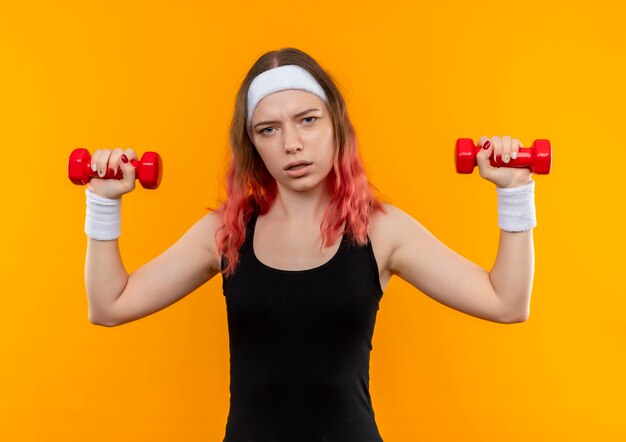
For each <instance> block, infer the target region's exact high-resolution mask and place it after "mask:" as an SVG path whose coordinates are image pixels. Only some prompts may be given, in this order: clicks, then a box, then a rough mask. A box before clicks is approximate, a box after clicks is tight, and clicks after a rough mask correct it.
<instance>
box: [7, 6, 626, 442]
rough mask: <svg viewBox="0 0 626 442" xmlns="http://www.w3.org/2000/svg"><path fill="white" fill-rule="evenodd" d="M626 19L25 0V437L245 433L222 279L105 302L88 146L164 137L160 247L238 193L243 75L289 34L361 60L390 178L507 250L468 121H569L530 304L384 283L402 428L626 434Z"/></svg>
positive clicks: (588, 11)
mask: <svg viewBox="0 0 626 442" xmlns="http://www.w3.org/2000/svg"><path fill="white" fill-rule="evenodd" d="M625 18H626V6H625V4H624V2H621V1H618V0H614V1H609V0H595V1H593V2H592V1H586V2H566V1H559V2H547V1H545V0H542V1H534V0H533V1H518V2H512V3H506V2H502V1H484V0H478V1H473V2H414V1H406V2H393V1H391V2H372V1H363V0H359V1H358V2H357V1H351V2H345V3H342V2H337V1H326V0H319V1H315V2H292V1H284V0H280V1H272V2H258V1H255V2H249V3H248V4H244V6H243V7H242V3H241V2H225V3H222V2H220V3H219V4H217V5H213V4H210V3H209V2H200V1H168V2H166V1H108V2H97V3H95V2H84V1H37V2H5V3H4V4H3V7H2V13H1V14H0V63H2V67H1V69H0V98H1V100H2V101H1V103H2V106H0V112H1V115H0V137H1V145H2V149H3V150H2V151H3V159H2V166H1V168H2V172H1V176H2V178H1V179H2V185H1V186H0V192H2V193H1V195H0V197H1V201H2V207H3V209H2V217H1V219H2V221H1V222H2V231H3V232H4V235H3V241H2V254H1V259H2V262H1V266H0V272H1V280H0V281H1V283H2V298H1V300H2V307H1V309H0V311H1V313H0V315H1V318H0V358H1V364H0V440H4V441H85V440H89V441H109V440H115V441H138V440H141V441H172V440H184V441H221V440H222V437H223V434H224V427H225V422H226V417H227V412H228V399H229V392H228V385H229V384H228V383H229V376H228V370H229V359H228V333H227V323H226V310H225V302H224V298H223V296H222V291H221V276H220V275H218V276H216V277H215V278H214V279H212V280H211V281H209V283H207V284H205V285H204V286H202V287H201V288H199V289H198V290H197V291H195V292H194V293H192V294H191V295H190V296H188V297H186V298H184V299H183V300H181V301H180V302H178V303H176V304H174V305H172V306H171V307H169V308H167V309H165V310H162V311H160V312H158V313H156V314H154V315H151V316H149V317H147V318H144V319H142V320H140V321H135V322H132V323H129V324H126V325H124V326H121V327H115V328H105V327H98V326H95V325H93V324H90V323H89V322H88V320H87V299H86V295H85V288H84V279H83V277H84V274H83V271H84V258H85V250H86V244H87V240H86V237H85V235H84V233H83V226H84V213H85V201H84V200H85V197H84V193H83V192H84V188H81V187H79V186H74V185H72V184H71V183H70V182H69V180H68V178H67V158H68V156H69V154H70V152H71V150H72V149H74V148H76V147H85V148H87V149H89V150H90V151H91V152H93V151H94V150H95V149H102V148H114V147H122V148H127V147H132V148H133V149H135V150H136V151H137V152H138V153H139V154H141V153H143V152H145V151H146V150H155V151H157V152H159V153H160V154H161V155H162V157H163V160H164V165H165V168H164V170H165V173H164V178H163V182H162V185H161V187H160V188H159V189H158V190H156V191H147V190H145V189H143V188H141V187H140V186H138V188H137V190H135V192H133V193H131V194H130V195H127V196H124V199H123V204H122V206H123V209H122V236H121V238H120V247H121V250H122V257H123V260H124V264H125V265H126V268H127V270H128V271H129V272H131V271H133V270H135V269H137V268H138V267H139V266H141V265H143V264H144V263H146V262H148V261H149V260H151V259H152V258H154V257H156V256H157V255H158V254H159V253H161V252H162V251H163V250H165V249H166V248H167V247H169V246H170V245H171V244H173V243H174V242H175V241H176V239H178V238H179V237H180V236H181V235H182V234H183V233H184V232H185V231H186V230H187V228H189V227H190V226H191V225H192V224H193V223H194V222H195V221H196V220H197V219H198V218H199V217H201V216H202V215H203V214H204V213H205V211H204V207H206V206H214V205H215V204H217V202H218V200H219V198H220V197H221V196H222V195H223V190H222V189H221V187H220V186H221V179H222V174H223V171H224V168H225V166H226V159H227V127H228V124H229V121H230V117H231V115H232V110H233V105H234V97H235V93H236V90H237V87H238V86H239V83H240V82H241V80H242V79H243V77H244V75H245V73H246V72H247V70H248V69H249V67H250V66H251V65H252V64H253V63H254V61H255V60H256V59H257V58H258V57H259V56H260V55H261V54H263V53H264V52H266V51H269V50H273V49H278V48H281V47H286V46H293V47H297V48H300V49H302V50H304V51H306V52H308V53H309V54H310V55H312V56H313V57H314V58H316V59H317V60H318V61H319V62H320V64H322V66H324V67H326V68H327V69H328V70H329V71H330V72H331V73H332V74H334V75H335V76H336V77H337V79H338V80H339V83H340V84H341V87H342V90H343V91H344V92H345V94H346V100H347V102H348V110H349V112H350V114H351V117H352V119H353V122H354V123H355V126H356V130H357V134H358V136H359V137H360V138H359V139H360V146H361V151H362V156H363V158H364V161H365V164H366V167H367V169H368V173H369V175H370V178H371V180H372V181H373V183H374V184H375V185H376V186H377V187H378V188H379V189H380V190H381V192H382V193H383V194H384V195H386V196H387V197H388V198H389V199H390V201H391V202H392V203H394V204H395V205H397V206H399V207H400V208H402V209H403V210H405V211H407V212H408V213H410V214H411V215H413V216H414V217H415V218H416V219H418V220H419V221H420V222H421V223H422V224H424V225H425V226H426V227H427V228H428V229H429V230H430V231H431V232H432V233H433V234H435V235H436V236H437V237H438V238H439V239H441V240H442V241H443V242H444V243H446V244H447V245H448V246H449V247H451V248H452V249H454V250H455V251H457V252H458V253H460V254H461V255H463V256H465V257H466V258H468V259H470V260H472V261H473V262H475V263H477V264H479V265H481V266H483V267H484V268H485V269H487V270H489V269H490V268H491V266H492V265H493V262H494V260H495V256H496V252H497V245H498V237H499V229H498V227H497V213H496V192H495V188H494V185H493V184H492V183H490V182H488V181H486V180H483V179H482V178H480V176H479V175H478V173H477V172H476V171H475V172H474V174H473V175H469V176H468V175H457V174H456V173H455V170H454V163H453V147H454V142H455V140H456V139H457V138H459V137H470V138H473V139H474V140H477V139H478V138H479V137H480V136H481V135H487V136H493V135H500V136H502V135H511V136H512V137H515V138H519V139H520V140H521V141H522V143H523V144H524V146H530V145H531V143H532V142H533V141H534V140H535V139H537V138H548V139H550V140H551V142H552V147H553V151H554V160H553V170H552V173H551V174H550V175H547V176H545V175H544V176H539V175H533V178H534V179H535V181H536V183H537V187H536V207H537V218H538V226H537V228H536V229H535V231H534V239H535V253H536V255H535V258H536V269H535V280H534V290H533V295H532V304H531V314H530V318H529V320H528V321H527V322H525V323H521V324H510V325H504V324H497V323H491V322H488V321H485V320H481V319H478V318H474V317H471V316H469V315H465V314H463V313H460V312H458V311H456V310H453V309H450V308H447V307H445V306H443V305H441V304H439V303H437V302H435V301H434V300H432V299H431V298H429V297H428V296H426V295H424V294H423V293H421V292H419V291H417V290H416V289H415V288H413V287H412V286H410V285H409V284H408V283H406V282H404V281H403V280H401V279H399V278H397V277H395V278H392V280H391V282H390V284H389V285H388V287H387V289H386V290H385V294H384V296H383V300H382V301H381V310H380V311H379V314H378V322H377V324H376V332H375V335H374V342H373V347H374V348H373V351H372V359H371V381H370V382H371V393H372V400H373V406H374V410H375V412H376V420H377V423H378V425H379V427H380V431H381V434H382V436H383V438H384V439H385V441H389V442H395V441H414V440H420V441H527V440H530V439H531V438H533V439H534V440H541V441H555V440H567V441H600V440H601V441H617V440H625V439H626V426H625V424H624V423H623V422H624V421H623V417H624V397H625V395H626V385H625V384H626V381H625V376H624V373H625V372H626V367H625V365H626V364H625V361H626V357H625V352H624V349H625V342H626V339H625V338H626V320H625V315H624V311H625V309H626V296H624V295H626V293H625V290H624V283H623V275H624V270H623V263H624V259H623V253H624V249H625V247H626V240H625V239H626V236H625V233H624V225H625V224H626V223H625V222H624V221H625V216H624V214H625V208H624V207H625V204H624V194H623V180H624V179H623V177H622V176H621V175H622V172H623V166H622V163H623V159H622V158H621V156H622V155H623V147H622V145H623V139H622V137H623V127H624V121H625V118H624V117H625V112H624V103H626V92H625V91H626V88H625V86H624V79H625V78H626V57H625V55H626V49H625V48H626V34H625V33H624V30H623V22H624V19H625ZM594 152H595V153H594ZM620 256H622V258H620ZM620 418H621V419H620Z"/></svg>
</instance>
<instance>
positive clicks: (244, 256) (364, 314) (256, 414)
mask: <svg viewBox="0 0 626 442" xmlns="http://www.w3.org/2000/svg"><path fill="white" fill-rule="evenodd" d="M256 219H257V215H256V214H253V215H252V218H251V219H250V221H249V222H248V225H247V234H246V241H245V242H244V244H243V246H242V248H241V250H240V259H241V261H240V262H239V263H238V267H237V269H236V272H235V273H234V274H233V275H231V276H230V277H224V278H223V284H222V287H223V290H224V296H225V299H226V306H227V316H228V332H229V340H230V342H229V345H230V410H229V415H228V420H227V423H226V434H225V437H224V439H223V442H294V441H298V442H382V438H381V436H380V434H379V432H378V428H377V425H376V422H375V419H374V411H373V408H372V403H371V398H370V393H369V361H370V351H371V349H372V336H373V332H374V324H375V322H376V312H377V311H378V305H379V301H380V299H381V297H382V293H383V291H382V289H381V286H380V281H379V277H378V267H377V264H376V260H375V258H374V253H373V251H372V247H371V243H370V242H369V241H368V244H367V246H362V247H360V246H357V245H355V244H353V243H352V242H351V241H350V240H349V239H348V235H347V234H344V235H343V237H342V240H341V244H340V247H339V250H338V251H337V253H336V254H335V255H334V256H333V257H332V258H331V259H330V260H329V261H328V262H326V263H325V264H323V265H321V266H319V267H316V268H313V269H307V270H296V271H289V270H280V269H275V268H271V267H268V266H266V265H264V264H263V263H261V262H260V261H259V260H258V259H257V257H256V256H255V254H254V251H253V248H252V238H253V234H254V227H255V225H256ZM222 269H224V266H223V267H222Z"/></svg>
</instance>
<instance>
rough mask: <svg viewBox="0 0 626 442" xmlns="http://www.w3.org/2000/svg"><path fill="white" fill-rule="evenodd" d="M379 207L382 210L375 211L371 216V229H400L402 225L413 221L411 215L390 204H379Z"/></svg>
mask: <svg viewBox="0 0 626 442" xmlns="http://www.w3.org/2000/svg"><path fill="white" fill-rule="evenodd" d="M381 206H382V210H377V211H376V212H374V213H373V214H372V216H371V219H370V228H371V229H375V230H377V231H378V230H382V231H389V230H391V229H394V228H398V227H401V225H402V224H403V223H405V222H407V221H408V220H409V219H413V217H412V216H411V215H409V214H408V213H406V212H405V211H404V210H402V209H400V208H399V207H397V206H395V205H393V204H391V203H388V202H381Z"/></svg>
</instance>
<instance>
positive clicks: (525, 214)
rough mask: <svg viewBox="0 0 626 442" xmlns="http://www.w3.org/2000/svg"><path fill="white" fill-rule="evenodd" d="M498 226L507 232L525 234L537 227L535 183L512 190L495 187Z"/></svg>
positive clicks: (531, 182) (532, 181) (531, 181)
mask: <svg viewBox="0 0 626 442" xmlns="http://www.w3.org/2000/svg"><path fill="white" fill-rule="evenodd" d="M496 191H497V192H498V226H499V227H500V228H501V229H502V230H504V231H507V232H525V231H527V230H530V229H532V228H534V227H536V226H537V215H536V214H535V181H534V180H532V179H531V180H530V182H529V183H528V184H524V185H523V186H519V187H513V188H500V187H496Z"/></svg>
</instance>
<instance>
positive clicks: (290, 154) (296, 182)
mask: <svg viewBox="0 0 626 442" xmlns="http://www.w3.org/2000/svg"><path fill="white" fill-rule="evenodd" d="M251 134H252V142H253V143H254V145H255V146H256V149H257V151H258V152H259V155H260V156H261V158H262V159H263V162H264V163H265V166H266V167H267V170H268V171H269V172H270V174H271V175H272V176H273V177H274V179H275V180H276V183H277V185H278V186H279V187H286V188H288V189H293V190H297V191H303V190H309V189H312V188H314V187H317V186H318V185H320V184H323V183H324V181H325V179H326V177H327V175H328V173H329V172H330V170H331V169H332V167H333V155H334V133H333V124H332V120H331V116H330V113H329V112H328V107H327V106H326V103H324V101H322V100H321V99H320V98H319V97H317V96H316V95H313V94H311V93H309V92H305V91H301V90H285V91H280V92H275V93H273V94H271V95H268V96H267V97H265V98H263V99H262V100H261V101H260V102H259V104H258V105H257V107H256V109H255V110H254V113H253V114H252V129H251ZM295 161H305V162H307V163H310V164H309V165H307V166H305V167H304V168H302V169H300V170H289V169H287V167H288V165H289V164H290V163H292V162H295Z"/></svg>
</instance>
